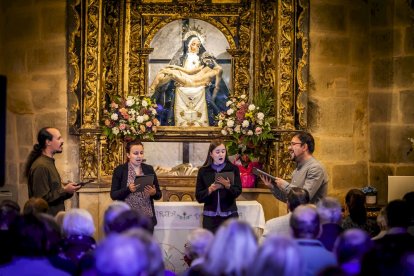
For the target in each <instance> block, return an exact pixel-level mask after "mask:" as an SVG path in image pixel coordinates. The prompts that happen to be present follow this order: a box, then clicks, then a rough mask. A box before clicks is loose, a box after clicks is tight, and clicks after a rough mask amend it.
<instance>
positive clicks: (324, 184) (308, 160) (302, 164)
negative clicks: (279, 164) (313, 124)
mask: <svg viewBox="0 0 414 276" xmlns="http://www.w3.org/2000/svg"><path fill="white" fill-rule="evenodd" d="M288 149H289V153H290V157H291V160H292V161H294V162H296V169H295V170H294V171H293V174H292V180H291V182H290V183H289V182H287V181H286V180H284V179H282V178H279V177H276V178H275V180H274V181H272V180H271V179H270V178H269V177H266V176H264V175H262V176H260V178H261V179H262V181H263V182H264V184H265V185H266V186H267V187H269V188H270V190H271V191H272V193H273V195H274V196H275V197H276V198H277V199H279V200H281V201H283V202H286V201H287V198H286V195H287V193H288V192H289V191H290V189H291V188H292V187H299V188H303V189H305V190H307V191H308V192H309V196H310V203H312V204H316V203H317V202H318V201H319V200H321V199H322V198H324V197H326V194H327V192H328V175H327V173H326V171H325V169H324V167H323V166H322V164H321V163H320V162H319V161H318V160H316V159H315V158H314V157H313V155H312V154H313V151H314V149H315V140H314V139H313V137H312V135H311V134H310V133H307V132H300V133H298V134H296V135H295V136H293V137H292V140H291V142H290V146H289V148H288ZM273 183H274V184H275V185H273Z"/></svg>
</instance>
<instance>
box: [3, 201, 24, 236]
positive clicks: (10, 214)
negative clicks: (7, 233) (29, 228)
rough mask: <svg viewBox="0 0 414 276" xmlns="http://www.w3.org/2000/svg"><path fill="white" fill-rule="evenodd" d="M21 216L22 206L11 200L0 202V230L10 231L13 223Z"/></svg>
mask: <svg viewBox="0 0 414 276" xmlns="http://www.w3.org/2000/svg"><path fill="white" fill-rule="evenodd" d="M19 214H20V206H19V204H17V202H15V201H13V200H9V199H5V200H3V201H2V202H0V230H9V227H10V225H11V223H13V221H14V220H15V219H16V218H17V217H18V216H19Z"/></svg>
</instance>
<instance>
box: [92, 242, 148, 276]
mask: <svg viewBox="0 0 414 276" xmlns="http://www.w3.org/2000/svg"><path fill="white" fill-rule="evenodd" d="M95 257H96V273H97V275H103V276H106V275H108V276H112V275H131V276H132V275H150V274H149V273H148V267H149V262H150V256H148V253H147V249H146V248H145V244H144V243H143V242H141V241H140V240H139V239H137V238H135V237H131V236H126V235H123V234H112V235H109V236H108V237H107V238H105V239H104V240H103V241H102V242H101V243H100V244H99V245H98V246H97V248H96V251H95Z"/></svg>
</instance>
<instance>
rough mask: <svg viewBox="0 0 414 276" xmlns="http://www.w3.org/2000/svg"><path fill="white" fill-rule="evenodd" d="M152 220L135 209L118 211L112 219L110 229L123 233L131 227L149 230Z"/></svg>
mask: <svg viewBox="0 0 414 276" xmlns="http://www.w3.org/2000/svg"><path fill="white" fill-rule="evenodd" d="M151 226H152V221H151V220H150V219H149V218H148V217H147V216H144V215H142V214H140V213H139V212H138V211H136V210H132V209H131V210H126V211H124V212H122V213H120V214H119V215H118V216H117V217H116V218H115V219H114V221H113V225H112V226H111V228H112V231H113V232H116V233H123V232H125V231H127V230H130V229H133V228H139V229H143V230H145V231H148V232H149V231H151Z"/></svg>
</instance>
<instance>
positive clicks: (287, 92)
mask: <svg viewBox="0 0 414 276" xmlns="http://www.w3.org/2000/svg"><path fill="white" fill-rule="evenodd" d="M67 10H68V40H67V42H68V46H67V49H68V119H69V130H70V133H71V134H74V135H79V136H80V174H81V178H82V179H84V178H97V179H101V178H102V177H105V176H109V175H111V173H112V170H113V168H114V166H116V165H117V164H119V163H120V162H122V160H123V156H122V149H121V144H120V143H112V144H109V145H108V144H107V141H106V139H105V137H103V136H101V130H100V120H101V115H102V111H103V109H104V108H105V106H106V104H107V101H108V97H112V96H115V95H122V96H126V95H127V94H128V95H129V94H135V95H143V94H144V91H147V89H146V87H147V85H148V83H147V81H148V77H147V76H148V55H149V54H150V53H151V51H152V49H151V48H149V45H150V43H151V40H152V39H153V37H154V35H155V34H156V32H157V31H158V30H160V29H161V28H162V27H163V26H165V25H166V24H168V23H169V22H172V21H174V20H177V19H183V18H195V19H200V20H204V21H206V22H208V23H210V24H212V25H214V26H215V27H217V28H218V29H219V30H220V31H221V32H222V33H223V34H224V36H225V37H226V39H227V41H228V43H229V45H230V49H228V52H229V54H230V55H231V56H232V81H233V88H232V91H233V93H234V94H235V95H240V94H247V95H249V96H250V97H255V95H257V94H258V93H260V92H261V91H263V90H271V91H273V92H274V96H275V99H276V103H277V104H276V106H275V110H276V112H275V113H276V117H277V120H276V121H277V123H276V125H275V133H276V134H277V137H278V138H279V139H280V140H281V141H282V143H280V142H277V141H275V147H272V148H273V150H272V155H271V158H270V160H269V161H270V162H269V166H270V167H269V169H270V170H272V171H274V172H275V173H276V171H277V172H278V174H279V175H280V174H282V175H283V174H284V173H286V172H287V171H288V170H289V167H288V166H287V165H284V164H288V163H289V162H287V160H285V159H284V157H283V155H278V154H277V152H278V151H280V150H283V149H284V148H285V147H286V145H287V144H286V143H283V141H284V140H285V139H283V138H284V136H285V134H283V133H285V132H286V131H288V132H289V131H295V130H299V129H305V128H306V126H307V125H306V114H307V104H306V102H307V91H308V82H307V78H308V63H309V62H308V61H309V57H308V48H309V46H308V36H309V32H308V27H309V23H308V21H309V0H279V1H271V0H268V1H263V0H262V1H260V0H238V1H237V0H214V1H211V0H186V1H183V0H170V1H168V0H167V1H164V2H163V3H160V1H156V0H106V1H103V0H69V1H68V9H67ZM217 136H220V132H219V129H218V128H216V127H203V128H185V129H182V128H179V127H160V131H159V132H158V133H157V135H156V137H155V139H156V141H209V140H211V139H212V138H214V137H217Z"/></svg>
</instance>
